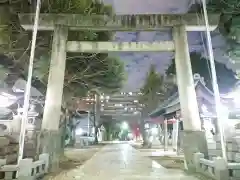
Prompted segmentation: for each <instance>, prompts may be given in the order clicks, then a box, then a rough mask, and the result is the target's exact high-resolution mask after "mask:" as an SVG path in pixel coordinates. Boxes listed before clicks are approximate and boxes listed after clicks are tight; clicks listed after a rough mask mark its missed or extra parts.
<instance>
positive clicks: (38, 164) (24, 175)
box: [0, 154, 49, 180]
mask: <svg viewBox="0 0 240 180" xmlns="http://www.w3.org/2000/svg"><path fill="white" fill-rule="evenodd" d="M0 165H1V167H0V180H13V179H14V180H35V179H38V178H40V177H42V176H43V175H44V174H46V173H47V172H48V167H49V155H48V154H41V155H40V156H39V160H37V161H34V162H33V159H30V158H28V159H22V160H21V161H20V162H19V164H18V165H6V162H5V164H4V163H1V164H0Z"/></svg>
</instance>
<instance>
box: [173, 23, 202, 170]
mask: <svg viewBox="0 0 240 180" xmlns="http://www.w3.org/2000/svg"><path fill="white" fill-rule="evenodd" d="M173 39H174V42H175V64H176V75H177V84H178V92H179V99H180V105H181V115H182V118H183V127H184V131H183V134H182V135H183V136H182V138H183V149H184V156H185V160H186V163H187V167H188V170H190V171H192V170H194V169H195V166H194V164H193V155H194V153H196V152H201V153H204V154H205V155H206V156H207V143H206V138H205V132H204V131H201V121H200V116H199V110H198V104H197V98H196V91H195V85H194V80H193V73H192V67H191V60H190V54H189V47H188V41H187V32H186V28H185V26H184V25H181V26H176V27H174V28H173Z"/></svg>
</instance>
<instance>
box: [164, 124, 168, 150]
mask: <svg viewBox="0 0 240 180" xmlns="http://www.w3.org/2000/svg"><path fill="white" fill-rule="evenodd" d="M164 151H168V121H167V120H164Z"/></svg>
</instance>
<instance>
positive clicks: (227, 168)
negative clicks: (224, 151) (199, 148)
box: [194, 153, 240, 180]
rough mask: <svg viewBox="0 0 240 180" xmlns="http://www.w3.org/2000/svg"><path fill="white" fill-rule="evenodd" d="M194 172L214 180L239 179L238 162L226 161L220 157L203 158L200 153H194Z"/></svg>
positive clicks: (239, 165)
mask: <svg viewBox="0 0 240 180" xmlns="http://www.w3.org/2000/svg"><path fill="white" fill-rule="evenodd" d="M194 164H195V167H196V172H198V173H201V174H204V175H205V176H207V177H209V178H213V179H215V180H239V179H240V163H227V162H226V161H225V160H224V159H223V158H221V157H214V158H213V159H212V160H208V159H204V155H203V154H202V153H195V154H194Z"/></svg>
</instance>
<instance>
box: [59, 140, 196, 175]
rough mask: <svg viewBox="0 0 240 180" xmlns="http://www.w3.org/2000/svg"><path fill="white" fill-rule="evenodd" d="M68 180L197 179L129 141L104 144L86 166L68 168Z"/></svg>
mask: <svg viewBox="0 0 240 180" xmlns="http://www.w3.org/2000/svg"><path fill="white" fill-rule="evenodd" d="M64 176H65V177H61V178H60V179H64V180H76V179H79V180H157V179H161V180H172V179H175V180H197V178H194V177H192V176H187V175H185V174H184V173H183V172H182V171H181V170H173V169H165V168H164V167H162V166H160V165H159V164H158V163H157V162H155V161H153V160H151V159H150V158H148V157H144V156H142V155H141V154H140V152H139V151H137V150H135V149H134V148H132V147H131V146H130V145H129V144H111V145H106V146H105V147H103V148H102V149H101V150H100V151H99V152H97V153H96V154H95V155H94V156H93V157H92V158H91V159H90V160H89V161H87V162H86V163H85V164H84V165H82V166H80V167H78V168H76V169H74V170H70V171H68V172H67V173H66V174H65V175H64Z"/></svg>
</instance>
